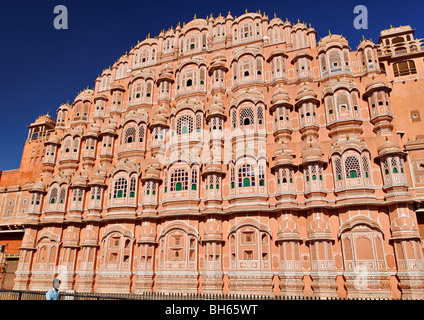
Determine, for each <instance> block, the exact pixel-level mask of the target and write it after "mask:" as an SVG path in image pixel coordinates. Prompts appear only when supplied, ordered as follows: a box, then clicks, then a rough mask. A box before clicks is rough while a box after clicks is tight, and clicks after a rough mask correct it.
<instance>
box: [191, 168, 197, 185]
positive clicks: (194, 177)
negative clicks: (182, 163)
mask: <svg viewBox="0 0 424 320" xmlns="http://www.w3.org/2000/svg"><path fill="white" fill-rule="evenodd" d="M191 190H197V170H196V169H193V170H191Z"/></svg>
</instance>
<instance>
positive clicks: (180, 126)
mask: <svg viewBox="0 0 424 320" xmlns="http://www.w3.org/2000/svg"><path fill="white" fill-rule="evenodd" d="M192 132H193V118H192V116H190V115H183V116H181V117H179V118H178V120H177V134H178V135H180V134H186V133H192Z"/></svg>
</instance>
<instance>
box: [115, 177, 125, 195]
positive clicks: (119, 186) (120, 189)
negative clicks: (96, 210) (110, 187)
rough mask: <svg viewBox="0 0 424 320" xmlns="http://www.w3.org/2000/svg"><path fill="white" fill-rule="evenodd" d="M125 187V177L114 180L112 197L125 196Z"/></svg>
mask: <svg viewBox="0 0 424 320" xmlns="http://www.w3.org/2000/svg"><path fill="white" fill-rule="evenodd" d="M127 187H128V182H127V179H125V178H119V179H118V180H116V182H115V188H114V192H113V198H114V199H116V198H126V196H127Z"/></svg>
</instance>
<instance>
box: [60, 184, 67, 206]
mask: <svg viewBox="0 0 424 320" xmlns="http://www.w3.org/2000/svg"><path fill="white" fill-rule="evenodd" d="M65 197H66V189H65V188H62V189H60V195H59V203H65Z"/></svg>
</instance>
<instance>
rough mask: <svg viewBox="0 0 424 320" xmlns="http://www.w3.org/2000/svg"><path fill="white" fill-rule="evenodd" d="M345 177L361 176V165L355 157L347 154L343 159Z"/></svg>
mask: <svg viewBox="0 0 424 320" xmlns="http://www.w3.org/2000/svg"><path fill="white" fill-rule="evenodd" d="M345 170H346V178H359V177H360V176H361V167H360V165H359V160H358V158H357V157H354V156H349V157H347V158H346V160H345Z"/></svg>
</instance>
